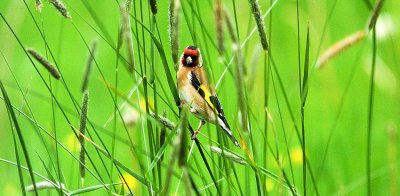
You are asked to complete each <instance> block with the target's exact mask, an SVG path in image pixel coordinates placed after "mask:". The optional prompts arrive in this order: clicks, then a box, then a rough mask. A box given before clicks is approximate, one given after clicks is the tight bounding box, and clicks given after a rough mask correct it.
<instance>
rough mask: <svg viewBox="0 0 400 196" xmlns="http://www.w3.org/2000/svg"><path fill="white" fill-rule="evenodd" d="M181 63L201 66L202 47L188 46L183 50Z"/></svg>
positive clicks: (187, 65) (189, 65)
mask: <svg viewBox="0 0 400 196" xmlns="http://www.w3.org/2000/svg"><path fill="white" fill-rule="evenodd" d="M181 63H182V65H183V66H184V67H196V66H198V67H201V66H202V65H203V62H202V59H201V54H200V49H199V48H197V47H196V46H187V47H186V48H185V50H184V51H183V54H182V57H181Z"/></svg>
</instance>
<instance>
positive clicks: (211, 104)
mask: <svg viewBox="0 0 400 196" xmlns="http://www.w3.org/2000/svg"><path fill="white" fill-rule="evenodd" d="M200 89H201V90H202V91H203V92H204V97H203V98H204V100H206V102H207V104H208V105H209V106H210V107H211V109H213V110H214V112H215V113H216V114H219V113H218V110H217V108H216V107H215V105H214V104H213V102H212V101H211V99H210V96H211V93H210V91H208V89H207V88H206V87H205V86H204V85H200V88H199V90H200Z"/></svg>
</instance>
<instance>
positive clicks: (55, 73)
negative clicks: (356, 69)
mask: <svg viewBox="0 0 400 196" xmlns="http://www.w3.org/2000/svg"><path fill="white" fill-rule="evenodd" d="M26 52H28V53H29V54H30V55H31V56H33V58H35V59H36V60H37V61H39V63H40V64H42V65H43V67H45V68H46V69H47V71H49V73H50V74H51V75H52V76H53V77H54V78H55V79H57V80H59V79H60V78H61V75H60V72H58V70H57V69H56V68H55V67H54V65H52V64H51V63H50V62H49V61H48V60H47V59H46V58H44V57H43V56H42V55H40V54H39V53H38V52H37V51H36V50H34V49H32V48H27V49H26Z"/></svg>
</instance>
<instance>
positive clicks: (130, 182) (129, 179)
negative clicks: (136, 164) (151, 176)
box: [120, 173, 138, 191]
mask: <svg viewBox="0 0 400 196" xmlns="http://www.w3.org/2000/svg"><path fill="white" fill-rule="evenodd" d="M122 176H123V178H124V179H125V181H124V179H122V178H121V177H120V182H121V183H123V184H124V190H125V191H128V190H129V189H131V190H133V191H134V190H137V188H138V181H137V179H136V178H134V177H133V176H131V175H130V174H128V173H124V174H122ZM128 186H129V189H128Z"/></svg>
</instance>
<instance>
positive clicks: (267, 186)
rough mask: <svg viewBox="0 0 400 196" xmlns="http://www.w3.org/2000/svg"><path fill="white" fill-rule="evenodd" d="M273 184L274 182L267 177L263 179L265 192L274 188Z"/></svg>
mask: <svg viewBox="0 0 400 196" xmlns="http://www.w3.org/2000/svg"><path fill="white" fill-rule="evenodd" d="M274 186H275V182H274V181H273V180H271V179H269V178H267V179H266V180H265V189H266V190H267V192H271V191H272V190H274Z"/></svg>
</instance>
